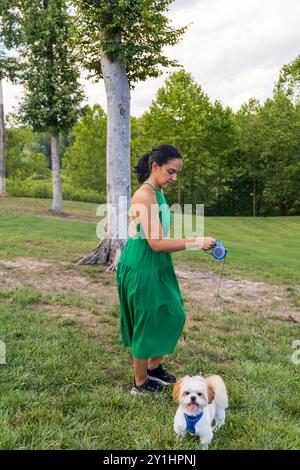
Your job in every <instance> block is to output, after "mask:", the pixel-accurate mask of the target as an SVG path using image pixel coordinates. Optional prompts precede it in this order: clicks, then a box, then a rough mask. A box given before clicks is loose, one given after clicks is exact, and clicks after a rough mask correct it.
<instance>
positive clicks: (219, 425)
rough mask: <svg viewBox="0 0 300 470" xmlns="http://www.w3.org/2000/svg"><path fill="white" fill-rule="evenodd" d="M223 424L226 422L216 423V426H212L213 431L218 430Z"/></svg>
mask: <svg viewBox="0 0 300 470" xmlns="http://www.w3.org/2000/svg"><path fill="white" fill-rule="evenodd" d="M222 426H224V423H223V424H222V423H218V424H215V425H214V427H213V428H212V430H213V432H218V431H219V430H220V429H221V427H222Z"/></svg>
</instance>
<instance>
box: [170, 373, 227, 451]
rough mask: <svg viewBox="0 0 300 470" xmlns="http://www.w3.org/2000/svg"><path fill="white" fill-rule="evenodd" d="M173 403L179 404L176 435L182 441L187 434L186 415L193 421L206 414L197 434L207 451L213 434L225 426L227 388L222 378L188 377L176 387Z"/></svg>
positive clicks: (175, 423) (213, 376)
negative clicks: (194, 417)
mask: <svg viewBox="0 0 300 470" xmlns="http://www.w3.org/2000/svg"><path fill="white" fill-rule="evenodd" d="M173 399H174V400H175V401H176V403H178V404H179V407H178V409H177V412H176V415H175V418H174V431H175V432H176V434H177V435H178V437H179V438H183V437H184V436H185V434H186V432H187V424H186V420H185V417H184V414H186V415H188V416H191V417H193V416H196V415H199V414H200V413H201V412H203V415H202V417H201V419H200V420H199V421H198V422H197V424H196V426H195V433H196V435H197V436H199V439H200V442H201V444H202V446H203V448H204V449H207V448H208V445H209V444H210V443H211V441H212V438H213V431H217V430H218V429H220V427H221V426H223V425H224V423H225V410H226V408H228V396H227V391H226V386H225V384H224V382H223V380H222V379H221V377H220V376H218V375H209V376H207V377H202V376H200V375H196V376H194V377H190V376H188V375H187V376H186V377H183V379H181V380H179V381H177V382H176V384H175V385H174V389H173ZM213 421H215V424H214V427H212V423H213Z"/></svg>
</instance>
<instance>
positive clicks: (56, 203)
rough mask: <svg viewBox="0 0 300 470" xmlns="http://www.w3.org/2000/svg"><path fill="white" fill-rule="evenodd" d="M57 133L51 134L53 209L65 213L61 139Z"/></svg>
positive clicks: (58, 212) (57, 212)
mask: <svg viewBox="0 0 300 470" xmlns="http://www.w3.org/2000/svg"><path fill="white" fill-rule="evenodd" d="M58 139H59V138H58V135H57V134H52V135H51V164H52V187H53V202H52V211H53V212H55V214H63V212H64V209H63V200H62V187H61V177H60V163H59V145H58V144H59V140H58Z"/></svg>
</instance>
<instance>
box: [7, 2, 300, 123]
mask: <svg viewBox="0 0 300 470" xmlns="http://www.w3.org/2000/svg"><path fill="white" fill-rule="evenodd" d="M168 16H169V17H170V18H171V20H172V22H173V24H174V26H177V27H179V26H184V25H187V24H190V23H192V24H191V26H190V27H189V29H188V31H187V32H186V33H185V34H184V36H183V38H182V40H181V42H180V43H179V44H178V45H177V46H174V47H168V48H165V52H166V53H167V55H168V56H169V57H171V58H176V59H177V60H178V61H179V63H180V64H181V65H183V67H184V68H185V70H186V71H187V72H190V73H191V74H192V76H193V77H194V79H195V80H196V81H197V82H198V83H199V84H201V86H202V87H203V89H204V91H205V92H206V93H207V94H208V95H209V96H210V98H211V99H212V100H213V101H214V100H220V101H221V102H222V103H223V104H224V105H229V106H231V107H232V108H233V109H235V110H236V109H238V108H239V107H240V106H241V104H242V103H244V102H246V101H248V99H249V98H251V97H255V98H257V99H259V100H260V101H264V100H265V99H266V98H268V97H270V96H272V92H273V87H274V83H275V81H276V80H277V78H278V74H279V70H280V68H281V67H282V66H283V65H284V64H286V63H288V62H290V61H291V60H292V59H294V58H295V57H296V56H297V55H299V54H300V27H299V24H300V1H299V0H176V1H175V2H174V3H173V5H172V6H171V9H170V12H169V13H168ZM172 70H173V69H172ZM167 73H168V72H167V71H166V72H165V73H164V75H163V76H161V77H159V78H156V79H149V80H147V81H146V82H141V83H139V84H137V86H136V88H135V90H134V91H133V92H132V105H131V114H132V115H134V116H140V115H141V114H142V113H143V112H144V111H145V110H146V109H147V108H148V107H149V105H150V103H151V101H152V100H153V99H154V98H155V94H156V91H157V90H158V88H159V87H161V86H162V85H163V83H164V80H165V78H166V77H167ZM84 85H85V86H84V88H85V93H86V95H87V102H88V103H89V104H90V105H92V104H94V103H100V104H101V106H103V108H104V109H105V110H106V97H105V91H104V84H103V81H100V82H99V83H96V84H93V83H89V82H84ZM20 95H21V89H20V87H18V86H13V85H11V84H9V83H8V82H5V83H4V99H5V111H6V113H7V112H10V111H12V110H13V107H14V106H16V105H17V101H18V98H19V97H20Z"/></svg>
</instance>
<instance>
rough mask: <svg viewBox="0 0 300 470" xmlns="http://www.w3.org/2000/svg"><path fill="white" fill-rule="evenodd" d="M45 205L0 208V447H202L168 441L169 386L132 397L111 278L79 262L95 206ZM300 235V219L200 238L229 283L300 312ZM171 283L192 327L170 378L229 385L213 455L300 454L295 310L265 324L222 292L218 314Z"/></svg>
mask: <svg viewBox="0 0 300 470" xmlns="http://www.w3.org/2000/svg"><path fill="white" fill-rule="evenodd" d="M49 207H50V201H47V200H38V199H34V200H30V199H21V198H12V199H10V198H6V199H2V200H0V240H1V243H0V281H1V285H0V319H1V322H0V341H1V340H2V341H5V343H6V349H7V361H6V365H0V384H1V385H0V448H1V449H190V450H197V449H198V448H199V444H198V442H197V440H196V439H195V438H193V437H191V436H190V437H186V438H185V439H184V440H183V441H181V442H177V441H176V439H175V436H174V431H173V418H174V414H175V411H176V405H175V403H173V402H172V398H171V389H166V390H165V392H164V393H163V395H162V396H160V397H157V398H154V397H152V396H149V395H145V396H142V397H140V396H138V397H132V396H131V395H130V394H129V391H130V385H131V381H132V369H131V358H130V354H129V351H127V350H124V349H123V348H122V346H121V343H120V336H119V306H118V297H117V293H116V289H115V276H114V274H107V273H105V272H104V268H103V267H96V268H95V267H77V266H75V261H77V260H78V259H79V258H80V257H81V256H82V255H84V254H86V253H88V252H89V251H90V250H91V249H92V248H93V247H94V246H95V244H96V243H97V241H98V240H97V237H96V231H95V227H96V222H97V218H96V217H95V211H96V205H94V204H84V203H77V202H76V203H75V202H68V201H66V202H65V211H66V213H67V214H68V215H67V216H65V217H54V216H52V214H51V212H50V211H49ZM299 228H300V217H290V218H281V217H279V218H258V219H252V218H229V217H224V218H214V217H212V218H206V219H205V231H206V235H211V236H216V237H217V238H219V239H220V240H221V241H222V242H223V243H224V245H225V246H226V247H227V248H228V250H229V251H228V258H227V260H226V265H225V271H224V282H225V281H228V282H229V281H230V282H233V281H234V280H236V281H237V280H239V282H240V281H241V280H243V281H245V280H247V282H249V283H250V282H252V283H253V284H251V285H252V286H256V284H255V283H264V284H263V288H264V289H267V288H268V289H269V290H265V292H267V294H266V296H269V297H272V296H274V297H275V294H274V292H275V290H276V289H277V290H278V289H281V291H280V292H281V294H280V295H282V296H284V295H285V296H286V297H282V298H281V300H279V301H278V302H279V304H280V303H285V304H288V303H289V305H290V308H291V309H293V312H297V311H298V310H299V306H300V289H299V287H300V286H299V284H300V257H299V242H300V234H299V233H300V231H299ZM297 253H298V254H297ZM173 258H174V263H175V267H176V268H177V269H178V270H180V271H184V272H187V273H192V275H193V276H194V277H195V278H196V277H197V276H198V275H199V273H202V274H205V276H206V275H207V278H208V279H213V280H214V278H213V277H212V276H213V274H216V275H218V274H219V273H220V266H221V265H220V264H219V263H218V262H214V260H212V258H209V257H208V256H205V254H204V253H203V252H196V251H190V252H181V253H176V254H174V255H173ZM205 276H204V278H203V277H202V278H201V279H202V281H201V282H202V283H203V282H204V283H205V282H206V280H205V279H206V278H205ZM203 279H204V281H203ZM179 281H180V284H181V287H182V291H183V296H184V301H185V308H186V311H187V314H188V316H189V322H188V323H187V324H186V327H185V329H184V332H183V335H182V338H181V340H180V342H179V344H178V347H177V350H176V352H175V354H174V355H172V356H171V357H169V358H167V359H166V361H165V364H166V366H167V368H168V369H170V370H171V371H173V372H174V373H176V375H177V376H178V377H181V376H183V375H186V374H190V375H193V374H196V373H197V374H198V373H199V372H200V371H201V372H202V373H203V374H208V373H218V374H220V375H221V376H222V377H223V378H224V381H225V382H226V384H227V387H228V391H229V402H230V407H229V409H228V413H227V423H226V426H225V427H224V428H223V429H222V430H220V431H219V433H218V434H216V435H215V437H214V440H213V444H212V446H211V448H212V449H300V427H299V413H300V386H299V385H300V380H299V371H300V365H297V364H294V363H293V362H292V361H291V356H292V354H293V352H294V351H295V350H294V349H293V347H292V345H293V342H294V341H295V340H300V331H299V323H298V322H297V320H295V318H298V317H295V315H296V313H294V316H291V317H289V316H283V315H279V314H278V315H274V314H273V313H272V314H271V313H270V312H271V310H270V309H269V307H268V309H267V310H264V309H263V308H261V307H257V305H256V304H255V303H254V302H253V301H252V300H251V301H250V300H249V304H248V303H247V302H248V300H247V298H246V297H245V299H244V296H245V293H244V291H242V292H240V293H239V294H238V293H237V294H236V296H235V297H234V298H233V300H231V301H228V299H226V296H225V294H226V293H225V292H224V291H223V293H222V295H223V297H224V298H223V299H220V303H219V305H218V308H217V309H216V311H213V309H212V307H211V304H212V302H208V303H204V302H203V301H202V300H201V292H202V291H203V292H204V290H205V289H204V285H203V286H202V285H201V283H200V284H194V283H193V282H194V280H193V282H192V281H191V282H190V281H189V280H184V279H182V280H181V279H180V278H179ZM224 285H226V284H224ZM239 285H240V284H239ZM276 292H277V291H276ZM276 295H278V294H276ZM239 297H242V298H241V299H240V298H239ZM212 298H213V297H212ZM209 299H210V298H209ZM239 300H245V302H242V303H239ZM266 300H270V302H273V299H272V298H270V299H266Z"/></svg>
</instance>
